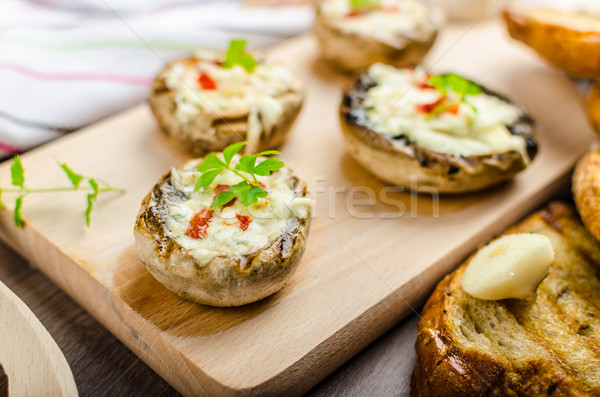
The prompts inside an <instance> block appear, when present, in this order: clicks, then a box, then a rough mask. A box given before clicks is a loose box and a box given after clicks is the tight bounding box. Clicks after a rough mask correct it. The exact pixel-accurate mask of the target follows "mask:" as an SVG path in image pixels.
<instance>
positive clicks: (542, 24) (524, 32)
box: [504, 5, 600, 78]
mask: <svg viewBox="0 0 600 397" xmlns="http://www.w3.org/2000/svg"><path fill="white" fill-rule="evenodd" d="M504 20H505V21H506V26H507V28H508V32H509V33H510V35H511V36H512V37H513V38H515V39H517V40H519V41H521V42H523V43H525V44H527V45H528V46H529V47H531V48H532V49H534V50H535V51H536V52H537V53H538V54H540V55H541V56H542V57H544V58H546V60H548V61H549V62H550V63H552V64H553V65H554V66H556V67H558V68H560V69H563V70H565V71H566V72H567V73H569V74H570V75H572V76H575V77H585V78H598V77H600V17H598V16H595V15H590V14H585V13H575V12H561V11H556V10H553V9H550V8H542V7H532V6H519V5H512V6H511V7H509V8H508V9H507V10H506V11H505V12H504Z"/></svg>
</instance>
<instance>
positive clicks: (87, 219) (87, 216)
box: [85, 178, 98, 226]
mask: <svg viewBox="0 0 600 397" xmlns="http://www.w3.org/2000/svg"><path fill="white" fill-rule="evenodd" d="M88 183H89V184H90V187H91V188H92V190H93V192H92V193H90V194H88V195H87V208H86V210H85V223H86V224H87V225H88V226H89V225H90V215H91V214H92V208H93V207H94V202H95V201H96V199H97V198H98V182H96V180H95V179H93V178H92V179H89V180H88Z"/></svg>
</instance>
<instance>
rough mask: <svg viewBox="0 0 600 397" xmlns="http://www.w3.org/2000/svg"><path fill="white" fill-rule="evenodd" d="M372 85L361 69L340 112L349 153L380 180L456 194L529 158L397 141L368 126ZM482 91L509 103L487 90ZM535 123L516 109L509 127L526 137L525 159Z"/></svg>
mask: <svg viewBox="0 0 600 397" xmlns="http://www.w3.org/2000/svg"><path fill="white" fill-rule="evenodd" d="M373 86H374V82H372V80H371V78H370V77H369V75H368V74H367V73H366V72H365V73H363V74H362V75H360V76H359V78H358V79H357V80H356V81H355V82H354V83H353V84H352V85H351V86H350V87H348V88H347V89H346V91H345V93H344V96H343V99H342V103H341V105H340V113H339V114H340V124H341V127H342V133H343V135H344V139H345V141H346V144H347V146H348V148H349V149H348V151H349V153H350V154H351V155H352V157H353V158H354V159H355V160H356V161H357V162H358V163H360V164H361V165H362V166H363V167H364V168H365V169H366V170H367V171H368V172H369V173H371V174H373V175H374V176H375V177H377V178H379V179H381V180H382V181H384V182H387V183H390V184H393V185H396V186H404V187H406V188H409V189H412V190H417V191H425V192H430V191H432V190H435V191H437V192H439V193H447V194H459V193H465V192H471V191H476V190H481V189H484V188H486V187H489V186H492V185H495V184H498V183H500V182H502V181H505V180H508V179H510V178H512V177H513V176H514V175H516V174H517V173H518V172H520V171H522V170H523V169H524V168H525V167H527V165H528V161H527V160H526V159H525V158H523V156H522V155H521V154H520V153H517V152H507V153H499V154H490V155H483V156H463V157H456V156H451V155H447V154H444V153H439V152H435V151H433V150H430V149H428V148H426V147H422V146H417V145H415V144H414V143H412V142H410V141H404V142H402V143H401V144H399V143H398V142H395V141H393V140H392V139H391V138H388V137H386V136H384V135H381V134H379V133H377V132H375V131H373V130H372V129H370V128H369V127H368V126H367V122H366V119H365V118H364V116H363V115H364V112H361V111H360V109H361V108H362V102H363V100H364V98H365V93H366V91H367V90H368V89H369V88H371V87H373ZM485 93H486V94H488V95H494V96H497V97H499V98H501V99H503V100H506V101H508V102H510V101H509V100H508V99H507V98H505V97H503V96H502V95H500V94H497V93H495V92H492V91H490V90H485ZM510 103H512V102H510ZM534 125H535V123H534V121H533V119H532V118H531V117H530V116H529V115H527V113H526V112H525V111H524V110H521V115H520V117H519V119H518V120H517V122H516V123H515V124H514V125H512V126H509V130H510V131H511V133H512V134H514V135H518V136H521V137H522V138H523V139H524V140H525V142H526V147H527V152H528V155H529V159H530V160H533V158H534V157H535V155H536V154H537V141H536V138H535V134H534Z"/></svg>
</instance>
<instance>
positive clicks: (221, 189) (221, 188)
mask: <svg viewBox="0 0 600 397" xmlns="http://www.w3.org/2000/svg"><path fill="white" fill-rule="evenodd" d="M230 187H231V185H222V184H220V183H219V184H218V185H217V187H216V188H215V196H214V197H213V200H214V199H216V198H217V196H218V195H219V193H223V192H224V191H226V190H227V189H229V188H230ZM236 201H237V197H234V198H232V199H231V200H229V201H228V202H226V203H225V204H223V208H225V207H231V206H232V205H234V204H235V202H236Z"/></svg>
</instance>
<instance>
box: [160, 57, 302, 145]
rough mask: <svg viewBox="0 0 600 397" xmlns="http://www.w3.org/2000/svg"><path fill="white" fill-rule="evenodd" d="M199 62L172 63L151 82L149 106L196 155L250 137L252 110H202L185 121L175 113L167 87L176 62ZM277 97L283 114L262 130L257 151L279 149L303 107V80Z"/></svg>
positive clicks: (166, 130) (164, 127)
mask: <svg viewBox="0 0 600 397" xmlns="http://www.w3.org/2000/svg"><path fill="white" fill-rule="evenodd" d="M200 61H201V60H199V59H197V58H191V59H181V60H176V61H173V62H171V63H169V64H168V65H167V66H165V68H164V69H163V70H162V71H161V72H160V73H159V74H158V76H157V77H156V79H155V80H154V82H153V83H152V87H151V92H150V108H151V109H152V113H153V114H154V117H155V118H156V121H157V122H158V125H159V126H160V128H161V130H162V131H163V132H164V133H165V134H166V135H168V136H169V137H171V138H172V139H173V140H174V141H175V142H177V144H179V145H180V146H181V147H182V148H183V149H184V150H186V151H187V152H189V153H190V154H192V155H194V156H203V155H205V154H207V153H209V152H215V151H221V150H223V149H224V148H225V147H227V146H228V145H230V144H232V143H235V142H241V141H245V140H248V128H249V127H248V126H249V124H248V123H249V117H250V113H249V112H245V113H237V114H232V113H231V112H227V111H219V112H217V111H214V110H204V109H199V110H198V113H197V115H196V116H195V117H193V118H191V119H190V120H189V121H186V122H184V121H182V120H181V119H180V118H178V117H177V116H176V112H177V106H178V105H177V101H176V92H175V91H174V90H172V89H170V88H169V87H168V86H167V74H168V73H169V72H171V71H172V69H173V68H174V67H175V65H176V64H184V65H186V64H187V65H190V64H195V63H197V62H200ZM274 99H275V100H276V101H277V102H279V103H280V104H281V107H282V108H283V113H282V115H281V116H280V117H279V119H278V120H277V121H276V123H275V124H274V125H273V127H272V129H271V130H270V131H262V132H261V135H260V141H259V142H258V145H256V147H254V146H253V147H252V149H253V150H254V151H256V152H260V151H263V150H267V149H273V148H276V147H278V146H279V145H281V144H282V143H283V141H284V140H285V138H286V136H287V133H288V132H289V130H290V128H291V127H292V125H293V124H294V121H295V120H296V117H297V116H298V114H299V113H300V110H301V108H302V103H303V100H304V88H303V85H302V83H301V81H300V80H299V79H297V78H294V80H293V84H291V85H290V87H289V89H288V90H287V91H285V92H283V93H282V94H281V95H278V96H276V97H274Z"/></svg>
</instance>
